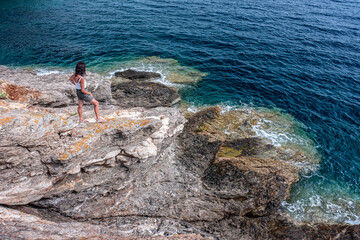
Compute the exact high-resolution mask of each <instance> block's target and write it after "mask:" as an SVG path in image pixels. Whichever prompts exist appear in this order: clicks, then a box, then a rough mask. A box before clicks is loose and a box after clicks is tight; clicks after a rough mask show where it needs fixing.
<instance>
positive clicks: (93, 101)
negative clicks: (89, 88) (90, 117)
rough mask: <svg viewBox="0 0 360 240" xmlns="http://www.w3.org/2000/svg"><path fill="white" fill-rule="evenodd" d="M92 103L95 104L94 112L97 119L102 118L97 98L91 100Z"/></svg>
mask: <svg viewBox="0 0 360 240" xmlns="http://www.w3.org/2000/svg"><path fill="white" fill-rule="evenodd" d="M90 103H91V104H92V105H94V112H95V116H96V119H100V114H99V102H98V101H96V100H95V98H94V99H93V100H91V101H90Z"/></svg>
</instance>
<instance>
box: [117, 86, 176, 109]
mask: <svg viewBox="0 0 360 240" xmlns="http://www.w3.org/2000/svg"><path fill="white" fill-rule="evenodd" d="M111 92H112V96H113V98H114V99H115V101H116V104H117V105H118V106H119V107H122V108H128V107H145V108H154V107H170V106H172V105H174V104H176V103H177V102H179V101H180V96H179V94H178V93H177V90H176V89H174V88H170V87H167V86H165V85H164V84H161V83H154V82H139V81H132V82H123V83H113V84H112V85H111Z"/></svg>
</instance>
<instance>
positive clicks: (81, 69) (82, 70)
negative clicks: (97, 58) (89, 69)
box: [75, 62, 86, 76]
mask: <svg viewBox="0 0 360 240" xmlns="http://www.w3.org/2000/svg"><path fill="white" fill-rule="evenodd" d="M77 75H81V76H84V75H86V64H85V63H84V62H78V63H77V64H76V67H75V76H77Z"/></svg>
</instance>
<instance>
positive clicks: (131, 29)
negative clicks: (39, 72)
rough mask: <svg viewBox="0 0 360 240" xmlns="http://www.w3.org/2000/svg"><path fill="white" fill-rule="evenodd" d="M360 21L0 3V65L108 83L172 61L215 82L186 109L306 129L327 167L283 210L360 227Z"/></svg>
mask: <svg viewBox="0 0 360 240" xmlns="http://www.w3.org/2000/svg"><path fill="white" fill-rule="evenodd" d="M359 12H360V2H358V1H350V0H344V1H334V0H331V1H330V0H325V1H320V0H315V1H311V2H308V1H300V0H294V1H287V0H278V1H273V0H262V1H257V0H255V1H254V0H251V1H250V0H245V1H232V0H222V1H220V0H200V1H194V0H171V1H170V0H169V1H160V0H147V1H145V0H135V1H126V2H125V1H114V0H100V1H87V0H72V1H70V0H47V1H45V0H37V1H34V0H29V1H25V0H23V1H20V0H17V1H1V2H0V33H1V35H0V36H1V37H0V64H2V65H7V66H13V67H24V66H32V67H36V68H43V69H71V68H73V67H74V65H75V63H76V62H77V61H80V60H84V61H86V62H87V63H88V66H89V67H90V69H91V70H92V71H96V72H100V73H103V74H108V73H110V72H112V71H114V70H116V69H118V68H121V67H123V66H127V65H128V63H134V62H136V59H139V58H141V57H147V56H157V57H161V58H171V59H176V60H177V61H178V63H176V64H175V63H174V64H175V65H176V66H177V67H176V68H177V70H179V69H180V68H181V66H182V67H184V68H185V70H184V69H183V70H181V69H180V70H179V71H180V72H181V71H187V67H191V68H194V69H197V70H199V71H201V72H204V73H207V74H208V75H207V76H206V77H204V78H203V81H201V82H199V83H198V84H197V87H190V88H184V89H182V90H181V94H182V97H183V99H184V100H185V101H187V102H188V103H189V104H190V105H195V106H199V105H212V104H223V105H228V106H251V107H254V108H260V107H262V108H267V109H281V112H283V113H284V114H285V115H286V114H289V115H291V116H292V117H294V119H295V120H296V122H299V123H300V125H299V126H300V128H301V129H303V130H304V132H306V136H303V137H304V138H307V139H311V142H312V144H313V145H314V146H315V147H316V149H317V151H318V153H319V154H320V155H321V164H320V167H319V168H318V170H317V171H315V172H313V173H309V174H305V175H304V176H303V178H302V180H301V181H300V182H299V183H298V184H297V185H296V186H295V187H294V188H293V190H292V195H291V198H290V199H289V201H287V202H286V203H284V208H285V209H286V210H287V211H289V212H290V213H291V214H292V216H294V217H295V218H297V219H299V220H305V221H319V220H329V221H338V222H344V221H346V222H351V223H360V140H359V139H360V123H359V119H360V104H359V101H360V87H359V83H360V25H359V22H360V15H359ZM155 65H156V64H155ZM179 66H180V67H179ZM147 67H148V66H145V68H147ZM161 67H162V65H161V64H157V65H156V66H155V68H156V69H159V68H160V69H161ZM164 71H167V70H164Z"/></svg>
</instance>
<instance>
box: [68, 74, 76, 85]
mask: <svg viewBox="0 0 360 240" xmlns="http://www.w3.org/2000/svg"><path fill="white" fill-rule="evenodd" d="M74 78H75V74H73V75H71V77H70V78H69V81H70V82H71V83H72V84H74V85H75V80H74Z"/></svg>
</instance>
